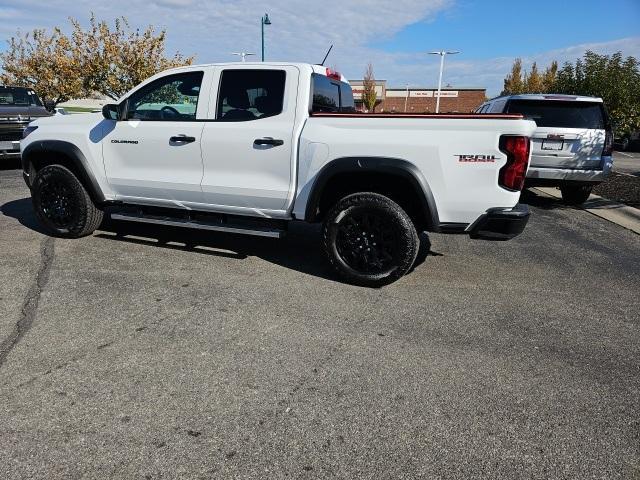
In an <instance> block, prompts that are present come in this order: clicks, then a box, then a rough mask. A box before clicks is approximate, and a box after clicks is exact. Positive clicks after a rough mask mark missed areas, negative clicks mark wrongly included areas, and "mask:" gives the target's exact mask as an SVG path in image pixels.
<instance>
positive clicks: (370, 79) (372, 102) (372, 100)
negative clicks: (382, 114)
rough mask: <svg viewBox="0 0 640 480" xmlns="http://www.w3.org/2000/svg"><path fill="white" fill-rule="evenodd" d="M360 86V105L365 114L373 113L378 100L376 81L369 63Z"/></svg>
mask: <svg viewBox="0 0 640 480" xmlns="http://www.w3.org/2000/svg"><path fill="white" fill-rule="evenodd" d="M362 84H363V85H362V104H363V105H364V106H365V108H366V110H367V112H375V110H376V101H377V99H378V98H377V94H376V79H375V77H374V76H373V65H371V63H369V65H367V69H366V70H365V72H364V80H363V82H362Z"/></svg>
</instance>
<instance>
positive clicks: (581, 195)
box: [560, 185, 593, 205]
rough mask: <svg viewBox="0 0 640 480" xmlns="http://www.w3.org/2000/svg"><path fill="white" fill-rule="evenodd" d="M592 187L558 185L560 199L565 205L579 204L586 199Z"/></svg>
mask: <svg viewBox="0 0 640 480" xmlns="http://www.w3.org/2000/svg"><path fill="white" fill-rule="evenodd" d="M592 189H593V186H591V185H564V186H562V187H560V192H561V193H562V201H564V203H566V204H567V205H581V204H583V203H584V202H586V201H587V199H588V198H589V195H591V190H592Z"/></svg>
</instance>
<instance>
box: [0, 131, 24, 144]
mask: <svg viewBox="0 0 640 480" xmlns="http://www.w3.org/2000/svg"><path fill="white" fill-rule="evenodd" d="M16 140H22V130H14V131H12V132H0V142H14V141H16Z"/></svg>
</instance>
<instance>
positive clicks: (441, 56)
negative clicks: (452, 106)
mask: <svg viewBox="0 0 640 480" xmlns="http://www.w3.org/2000/svg"><path fill="white" fill-rule="evenodd" d="M456 53H460V52H459V51H457V50H453V51H446V50H440V51H439V52H429V55H440V75H438V98H436V113H440V92H441V91H442V72H443V71H444V56H445V55H455V54H456Z"/></svg>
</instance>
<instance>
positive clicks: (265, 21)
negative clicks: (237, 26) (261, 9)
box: [262, 13, 271, 25]
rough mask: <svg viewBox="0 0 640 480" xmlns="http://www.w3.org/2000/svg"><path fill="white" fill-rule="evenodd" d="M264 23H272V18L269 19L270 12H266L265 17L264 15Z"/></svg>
mask: <svg viewBox="0 0 640 480" xmlns="http://www.w3.org/2000/svg"><path fill="white" fill-rule="evenodd" d="M262 23H264V24H265V25H271V20H269V14H268V13H265V14H264V17H262Z"/></svg>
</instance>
